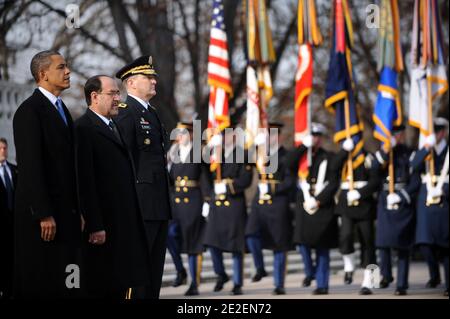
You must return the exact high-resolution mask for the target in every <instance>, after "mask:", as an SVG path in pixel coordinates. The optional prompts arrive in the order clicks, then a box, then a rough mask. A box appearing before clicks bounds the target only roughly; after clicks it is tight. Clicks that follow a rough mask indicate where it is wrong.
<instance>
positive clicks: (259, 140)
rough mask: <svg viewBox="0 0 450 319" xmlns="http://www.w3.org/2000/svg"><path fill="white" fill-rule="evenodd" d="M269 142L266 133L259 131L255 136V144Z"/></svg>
mask: <svg viewBox="0 0 450 319" xmlns="http://www.w3.org/2000/svg"><path fill="white" fill-rule="evenodd" d="M266 142H267V136H266V134H265V133H258V134H257V135H256V137H255V144H256V145H258V146H259V145H262V144H266Z"/></svg>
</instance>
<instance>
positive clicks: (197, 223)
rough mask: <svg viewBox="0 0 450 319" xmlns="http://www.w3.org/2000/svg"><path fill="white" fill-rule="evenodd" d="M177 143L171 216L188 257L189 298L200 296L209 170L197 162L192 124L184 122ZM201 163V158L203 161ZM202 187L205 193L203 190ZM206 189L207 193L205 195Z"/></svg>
mask: <svg viewBox="0 0 450 319" xmlns="http://www.w3.org/2000/svg"><path fill="white" fill-rule="evenodd" d="M177 128H178V129H179V130H180V132H179V135H178V140H177V141H178V142H177V144H175V145H176V146H175V147H174V148H171V152H170V158H171V162H172V163H171V165H170V177H171V180H172V181H173V192H172V207H173V209H172V212H173V218H174V220H175V223H177V224H178V225H179V229H180V237H181V238H180V239H181V240H180V242H181V245H180V246H181V249H180V252H181V253H185V254H188V255H189V258H188V261H189V272H190V275H191V285H190V287H189V289H188V290H187V291H186V293H185V295H186V296H194V295H198V294H199V292H198V285H199V283H200V270H201V266H202V253H203V251H204V246H203V236H204V230H205V226H206V224H205V218H204V217H203V216H202V209H203V203H204V194H205V193H208V195H209V190H210V187H208V186H209V184H210V183H209V181H208V179H209V167H208V166H207V165H206V164H205V163H203V162H201V161H200V162H199V163H197V162H195V159H194V147H193V143H192V129H193V126H192V123H186V122H182V123H179V124H178V125H177ZM200 159H201V158H200ZM201 186H203V189H202V187H201ZM205 187H206V191H205Z"/></svg>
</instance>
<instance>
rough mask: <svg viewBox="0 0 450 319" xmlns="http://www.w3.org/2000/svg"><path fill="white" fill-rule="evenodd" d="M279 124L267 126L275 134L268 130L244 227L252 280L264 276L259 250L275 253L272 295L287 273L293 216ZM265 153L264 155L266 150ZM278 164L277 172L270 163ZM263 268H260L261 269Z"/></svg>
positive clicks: (281, 286) (262, 139)
mask: <svg viewBox="0 0 450 319" xmlns="http://www.w3.org/2000/svg"><path fill="white" fill-rule="evenodd" d="M282 127H283V124H281V123H269V129H277V130H278V131H277V134H272V133H274V132H273V131H272V130H270V134H269V157H268V161H267V163H266V164H265V165H264V166H263V168H262V169H258V173H259V174H258V177H259V179H258V180H259V182H258V190H257V192H256V194H255V197H254V199H253V203H252V209H251V213H250V215H249V219H248V221H247V225H246V241H247V246H248V247H249V250H250V252H251V253H252V255H253V259H254V262H255V267H256V269H257V273H256V275H255V277H253V281H256V280H255V279H261V277H263V276H264V275H265V270H264V262H263V259H262V249H270V250H272V251H273V254H274V272H273V278H274V284H275V289H274V291H273V294H275V295H284V294H285V293H286V292H285V289H284V278H285V273H286V263H287V256H286V255H287V251H289V250H290V249H291V247H292V236H291V235H292V216H291V212H290V209H289V198H288V194H289V191H290V189H291V188H292V187H293V186H294V183H295V179H294V177H293V175H291V173H290V170H289V169H288V167H287V166H286V163H285V161H286V155H287V151H286V149H285V148H284V147H283V146H281V145H280V144H279V143H280V140H279V136H280V135H279V134H280V130H281V128H282ZM266 140H267V137H266V134H265V133H260V134H258V135H257V136H256V139H255V143H256V144H257V145H263V144H264V145H265V144H266V143H267V141H266ZM264 153H266V154H267V151H265V152H264ZM275 163H278V164H277V168H276V171H273V172H270V173H269V172H265V170H266V169H269V168H270V169H271V170H274V169H275V167H274V166H272V164H274V165H275ZM261 265H262V267H261ZM258 275H259V276H258Z"/></svg>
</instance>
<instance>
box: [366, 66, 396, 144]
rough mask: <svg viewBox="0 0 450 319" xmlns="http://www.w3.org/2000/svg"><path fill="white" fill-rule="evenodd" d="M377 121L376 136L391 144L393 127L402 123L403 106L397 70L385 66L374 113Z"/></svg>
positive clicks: (384, 142)
mask: <svg viewBox="0 0 450 319" xmlns="http://www.w3.org/2000/svg"><path fill="white" fill-rule="evenodd" d="M373 120H374V122H375V132H374V136H375V137H376V138H377V139H378V140H380V141H382V142H383V144H386V147H387V149H389V147H390V144H391V136H392V129H393V128H394V126H400V125H401V124H402V107H401V104H400V96H399V93H398V86H397V71H395V70H393V69H391V68H390V67H384V68H383V71H382V72H381V79H380V84H379V85H378V96H377V102H376V104H375V113H374V115H373Z"/></svg>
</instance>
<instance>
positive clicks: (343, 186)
mask: <svg viewBox="0 0 450 319" xmlns="http://www.w3.org/2000/svg"><path fill="white" fill-rule="evenodd" d="M367 184H368V183H367V181H355V182H353V188H354V189H361V188H363V187H365V186H367ZM341 189H342V190H349V189H350V183H349V182H342V183H341Z"/></svg>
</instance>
